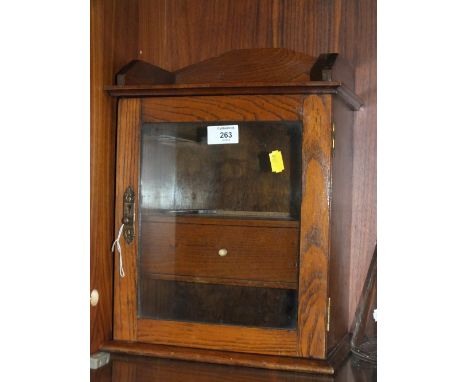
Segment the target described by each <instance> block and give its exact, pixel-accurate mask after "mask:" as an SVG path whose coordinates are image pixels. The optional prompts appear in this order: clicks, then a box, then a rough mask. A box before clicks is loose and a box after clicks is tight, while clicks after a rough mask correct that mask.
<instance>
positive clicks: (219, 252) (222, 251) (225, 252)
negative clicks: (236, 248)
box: [218, 248, 227, 256]
mask: <svg viewBox="0 0 468 382" xmlns="http://www.w3.org/2000/svg"><path fill="white" fill-rule="evenodd" d="M218 255H219V256H226V255H227V249H226V248H221V249H220V250H219V251H218Z"/></svg>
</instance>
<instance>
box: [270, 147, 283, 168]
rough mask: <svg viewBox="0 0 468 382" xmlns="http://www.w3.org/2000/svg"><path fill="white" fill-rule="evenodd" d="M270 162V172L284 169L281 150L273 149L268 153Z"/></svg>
mask: <svg viewBox="0 0 468 382" xmlns="http://www.w3.org/2000/svg"><path fill="white" fill-rule="evenodd" d="M269 156H270V163H271V171H272V172H276V173H278V172H282V171H283V170H284V163H283V155H281V151H279V150H275V151H272V152H271V153H270V154H269Z"/></svg>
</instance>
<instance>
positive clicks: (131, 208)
mask: <svg viewBox="0 0 468 382" xmlns="http://www.w3.org/2000/svg"><path fill="white" fill-rule="evenodd" d="M134 221H135V192H134V191H133V188H132V187H131V186H128V187H127V189H126V190H125V193H124V197H123V218H122V223H123V225H124V229H123V234H124V239H125V241H126V242H127V244H131V242H132V241H133V238H134V237H135V228H134V226H133V223H134Z"/></svg>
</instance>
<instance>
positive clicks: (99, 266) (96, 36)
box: [90, 0, 116, 353]
mask: <svg viewBox="0 0 468 382" xmlns="http://www.w3.org/2000/svg"><path fill="white" fill-rule="evenodd" d="M111 10H112V4H111V2H110V1H103V0H98V1H93V2H92V3H91V57H92V59H91V121H90V122H91V126H90V127H91V130H90V138H91V151H90V154H91V156H90V161H91V163H90V164H91V166H90V185H91V189H90V192H91V198H90V214H91V222H90V246H91V248H90V276H91V277H90V290H93V289H96V290H97V291H98V292H99V303H98V305H97V306H94V307H90V320H91V321H90V334H91V353H94V352H96V351H97V350H98V349H99V346H100V345H101V343H102V342H104V341H107V340H109V339H110V338H112V269H113V267H112V254H111V253H110V245H111V243H112V238H113V227H114V222H113V218H114V170H115V135H116V126H115V125H114V123H113V122H114V121H113V117H112V111H113V104H114V103H115V100H113V99H112V98H111V97H109V96H108V95H107V93H106V92H105V91H104V85H106V84H109V81H112V74H113V73H112V70H113V68H112V57H111V56H109V55H108V54H106V52H107V51H108V48H109V45H110V40H111V37H112V29H111V25H112V23H111V22H110V18H111V15H112V12H111Z"/></svg>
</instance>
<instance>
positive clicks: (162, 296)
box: [138, 122, 302, 328]
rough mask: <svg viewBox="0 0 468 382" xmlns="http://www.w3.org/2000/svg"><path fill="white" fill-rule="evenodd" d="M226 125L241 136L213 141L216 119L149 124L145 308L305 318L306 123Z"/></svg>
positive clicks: (256, 319)
mask: <svg viewBox="0 0 468 382" xmlns="http://www.w3.org/2000/svg"><path fill="white" fill-rule="evenodd" d="M221 124H230V125H231V124H237V125H238V126H239V143H237V144H220V145H208V144H207V124H206V123H152V124H143V126H142V146H141V153H142V154H141V167H140V172H141V177H140V206H139V212H140V214H139V216H140V229H139V232H140V241H139V245H140V248H139V269H138V275H139V276H138V277H139V316H140V317H146V318H154V319H167V320H178V321H192V322H205V323H215V324H231V325H243V326H258V327H273V328H292V327H295V326H296V316H297V265H298V264H297V261H298V235H299V211H300V200H301V161H300V158H301V155H300V153H301V135H302V134H301V131H302V125H301V123H300V122H225V123H224V122H223V123H213V124H212V125H221ZM274 150H278V151H280V152H281V154H282V157H283V162H284V167H285V169H284V171H282V172H280V173H274V172H272V167H271V163H270V158H269V153H270V152H272V151H274ZM223 251H225V252H226V254H225V255H220V253H221V254H223V253H224V252H223Z"/></svg>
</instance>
